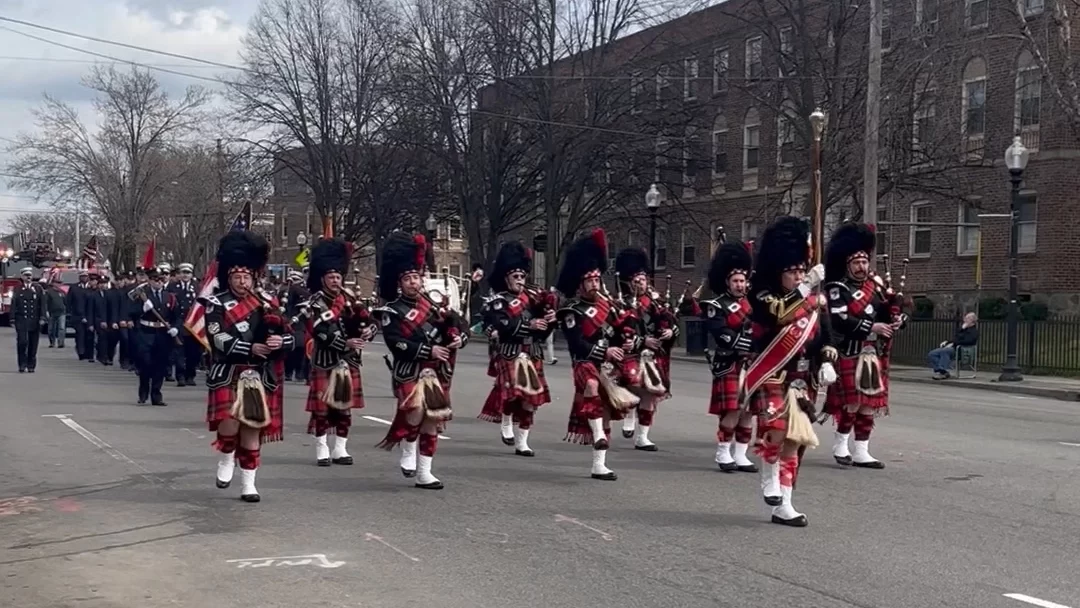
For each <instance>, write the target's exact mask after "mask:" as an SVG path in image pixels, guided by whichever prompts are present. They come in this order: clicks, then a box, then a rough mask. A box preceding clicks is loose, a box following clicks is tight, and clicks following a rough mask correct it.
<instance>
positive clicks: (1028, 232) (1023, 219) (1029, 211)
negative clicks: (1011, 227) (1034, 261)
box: [1016, 191, 1039, 253]
mask: <svg viewBox="0 0 1080 608" xmlns="http://www.w3.org/2000/svg"><path fill="white" fill-rule="evenodd" d="M1038 209H1039V198H1038V195H1036V194H1035V193H1034V192H1030V191H1026V192H1021V193H1020V217H1019V218H1018V219H1017V221H1016V225H1017V230H1018V231H1019V233H1020V247H1019V249H1018V251H1022V252H1025V253H1031V252H1032V251H1035V245H1036V239H1035V236H1036V233H1037V232H1038V230H1037V228H1038V223H1037V222H1036V216H1037V215H1038Z"/></svg>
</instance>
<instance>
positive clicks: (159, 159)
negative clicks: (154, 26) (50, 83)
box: [8, 66, 208, 268]
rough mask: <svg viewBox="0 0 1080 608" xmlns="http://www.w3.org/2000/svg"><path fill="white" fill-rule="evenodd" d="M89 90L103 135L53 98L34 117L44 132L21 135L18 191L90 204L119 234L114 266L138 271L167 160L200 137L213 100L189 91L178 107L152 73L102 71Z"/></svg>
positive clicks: (14, 165) (15, 166) (15, 165)
mask: <svg viewBox="0 0 1080 608" xmlns="http://www.w3.org/2000/svg"><path fill="white" fill-rule="evenodd" d="M83 85H84V86H86V87H87V88H89V89H91V90H92V91H94V92H95V93H96V97H95V99H94V109H95V110H96V111H97V114H98V123H99V125H100V128H99V129H98V130H97V131H96V132H93V131H92V129H91V128H89V127H88V126H87V125H86V124H85V123H84V122H83V121H82V119H81V118H80V117H79V115H78V112H77V111H76V110H75V108H73V107H72V106H70V105H68V104H66V103H64V102H62V101H60V100H58V99H56V98H54V97H52V96H50V95H48V94H46V95H45V100H44V102H43V103H42V106H41V107H40V108H38V109H37V110H35V112H34V116H35V118H36V125H37V131H36V132H33V133H22V134H20V135H19V136H18V137H17V138H16V141H15V143H14V144H13V145H12V146H11V147H10V152H11V153H12V155H13V156H14V160H13V161H12V162H11V163H10V165H9V166H8V172H9V173H12V174H15V175H18V176H20V177H18V178H15V179H13V180H11V185H12V186H13V187H17V188H21V189H24V190H27V191H30V192H34V193H36V194H37V195H38V196H39V197H41V198H43V199H45V200H48V201H49V202H50V203H52V204H53V205H55V206H58V207H62V206H64V205H70V204H71V203H72V202H73V201H84V202H86V203H88V204H90V205H91V206H92V208H93V210H94V212H95V213H97V214H98V215H100V217H101V218H102V220H103V221H104V222H105V223H106V224H108V226H109V227H110V228H111V229H112V233H113V236H114V239H115V249H114V251H113V255H112V259H113V262H114V265H116V266H118V267H119V268H130V267H133V266H134V264H135V248H136V244H137V242H138V239H139V235H140V233H141V230H142V229H143V227H144V220H145V219H146V218H147V215H148V214H149V213H150V212H151V210H152V208H153V205H154V201H155V200H156V197H157V196H158V195H159V194H160V192H161V189H162V188H163V187H164V186H165V185H166V184H167V183H168V182H169V181H170V179H171V177H170V174H169V171H168V169H167V167H166V162H165V158H166V156H167V155H168V151H169V149H170V148H171V147H173V146H175V145H177V144H179V142H181V141H182V140H183V139H184V138H185V137H187V136H188V135H190V134H191V133H193V132H194V131H195V129H196V127H197V126H198V124H199V121H200V119H201V117H202V112H201V110H202V108H203V106H204V104H205V103H206V101H207V98H208V95H207V93H206V91H205V90H203V89H201V88H198V87H190V88H189V89H188V90H187V92H186V94H185V95H184V96H183V97H182V98H181V99H179V100H176V101H173V100H171V99H170V98H169V96H168V95H167V94H166V93H165V91H164V90H162V88H161V86H160V84H159V83H158V81H157V80H156V79H155V78H154V76H153V75H151V74H150V73H149V72H147V71H140V70H138V69H135V68H132V70H131V71H130V72H121V71H118V70H116V69H115V68H114V67H102V66H95V67H94V68H92V69H91V71H90V73H89V74H88V75H87V76H86V77H85V78H84V79H83Z"/></svg>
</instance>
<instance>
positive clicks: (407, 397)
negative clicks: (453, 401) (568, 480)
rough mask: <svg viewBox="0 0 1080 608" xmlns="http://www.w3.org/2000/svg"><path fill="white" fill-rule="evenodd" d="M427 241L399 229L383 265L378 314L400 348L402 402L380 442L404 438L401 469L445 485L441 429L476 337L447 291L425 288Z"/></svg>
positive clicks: (396, 374)
mask: <svg viewBox="0 0 1080 608" xmlns="http://www.w3.org/2000/svg"><path fill="white" fill-rule="evenodd" d="M426 251H427V244H426V241H425V240H424V237H423V235H416V236H413V237H410V236H409V235H407V234H405V233H403V232H395V233H393V234H391V235H390V237H389V238H387V240H386V242H385V243H384V244H383V250H382V264H381V265H380V266H379V297H380V298H382V299H383V301H384V302H386V304H384V305H383V306H380V307H379V308H376V309H375V310H374V311H373V312H375V316H376V318H378V320H379V324H380V327H381V329H382V332H383V336H384V339H385V341H386V345H387V348H388V349H389V350H390V352H391V353H392V356H393V363H392V364H391V366H392V370H391V371H392V374H391V383H392V386H393V390H394V396H395V398H396V399H397V408H396V410H395V412H394V420H393V421H392V422H391V424H390V429H389V430H388V431H387V433H386V437H385V438H383V440H382V441H381V442H379V446H378V447H381V448H383V449H386V450H393V449H394V447H395V446H397V445H398V444H401V460H400V461H399V465H400V467H401V473H402V475H404V476H405V477H406V478H413V477H415V478H416V487H418V488H423V489H425V490H441V489H442V488H443V483H442V482H441V481H439V479H438V478H437V477H435V475H433V474H432V473H431V463H432V459H434V457H435V452H436V449H437V448H438V444H439V433H441V432H442V431H443V429H444V428H445V426H446V423H447V422H448V421H449V420H450V419H451V417H452V414H453V412H452V410H451V409H450V382H451V380H452V379H453V375H454V363H455V360H456V353H457V349H459V348H461V347H462V346H464V345H465V343H466V342H467V341H468V333H467V332H466V331H463V328H462V323H463V322H462V320H461V319H460V317H459V316H457V315H456V313H454V312H453V311H451V310H449V309H448V308H447V306H446V302H444V301H442V300H441V294H428V293H426V292H425V291H424V290H423V278H422V274H423V272H424V266H425V264H424V258H425V254H426Z"/></svg>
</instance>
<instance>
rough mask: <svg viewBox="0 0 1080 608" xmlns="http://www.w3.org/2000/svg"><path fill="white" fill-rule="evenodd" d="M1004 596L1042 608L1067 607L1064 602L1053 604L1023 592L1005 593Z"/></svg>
mask: <svg viewBox="0 0 1080 608" xmlns="http://www.w3.org/2000/svg"><path fill="white" fill-rule="evenodd" d="M1005 597H1007V598H1009V599H1010V600H1016V601H1018V602H1025V603H1028V604H1031V605H1032V606H1041V607H1042V608H1069V607H1068V606H1066V605H1065V604H1055V603H1054V602H1048V601H1046V600H1040V599H1039V598H1037V597H1031V596H1030V595H1024V594H1023V593H1006V594H1005Z"/></svg>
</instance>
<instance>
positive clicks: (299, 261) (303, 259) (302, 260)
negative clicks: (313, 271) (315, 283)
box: [293, 249, 311, 268]
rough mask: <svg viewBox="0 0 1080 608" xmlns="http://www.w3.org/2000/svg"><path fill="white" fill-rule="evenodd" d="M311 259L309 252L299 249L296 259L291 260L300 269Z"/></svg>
mask: <svg viewBox="0 0 1080 608" xmlns="http://www.w3.org/2000/svg"><path fill="white" fill-rule="evenodd" d="M310 258H311V255H310V252H309V251H308V250H307V249H301V250H300V253H298V254H296V258H295V259H294V260H293V261H294V262H296V265H297V266H299V267H300V268H303V267H304V266H307V265H308V262H309V260H310Z"/></svg>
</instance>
